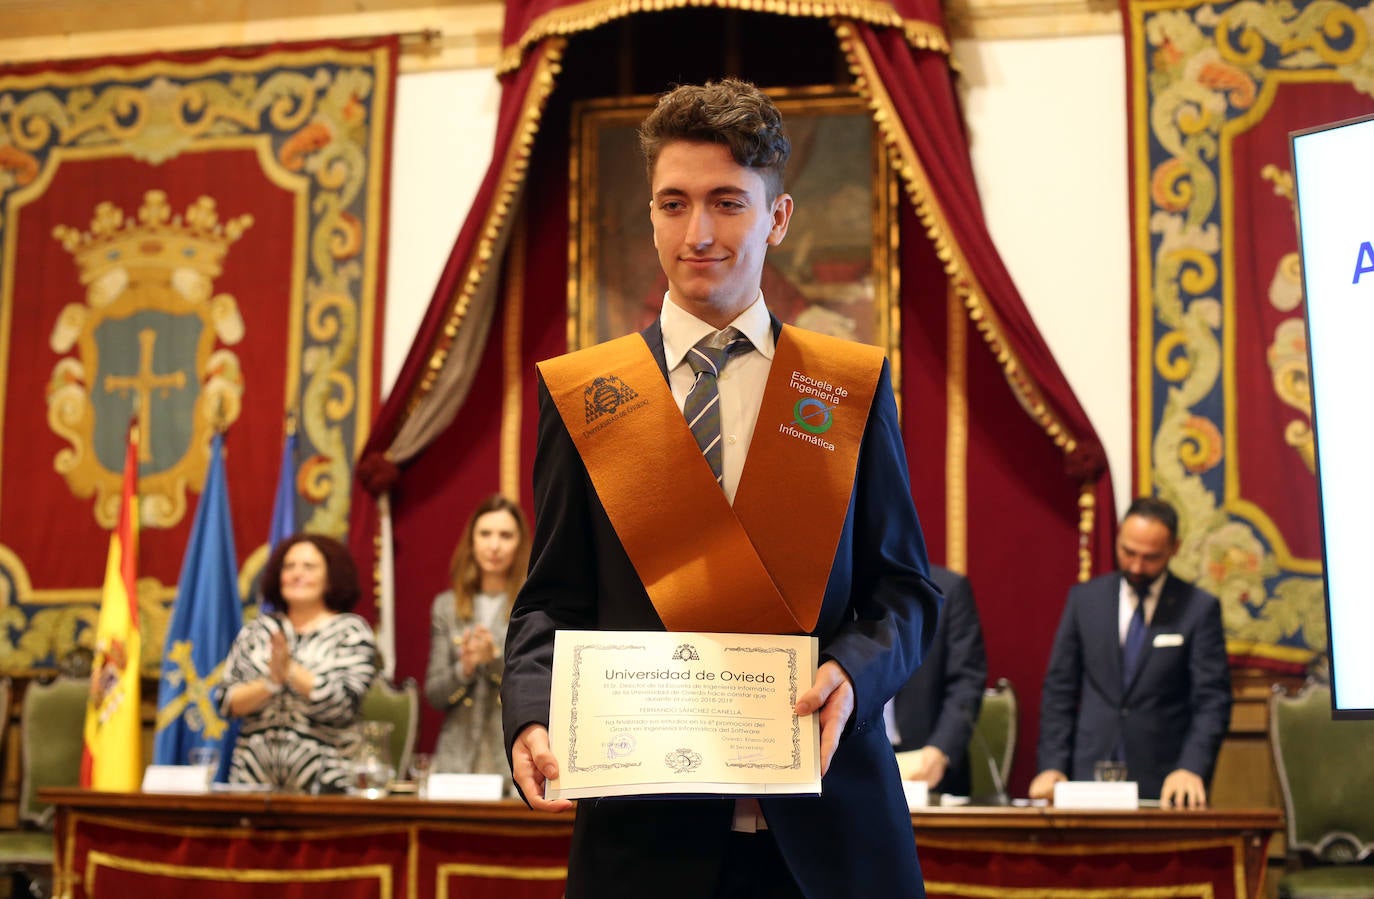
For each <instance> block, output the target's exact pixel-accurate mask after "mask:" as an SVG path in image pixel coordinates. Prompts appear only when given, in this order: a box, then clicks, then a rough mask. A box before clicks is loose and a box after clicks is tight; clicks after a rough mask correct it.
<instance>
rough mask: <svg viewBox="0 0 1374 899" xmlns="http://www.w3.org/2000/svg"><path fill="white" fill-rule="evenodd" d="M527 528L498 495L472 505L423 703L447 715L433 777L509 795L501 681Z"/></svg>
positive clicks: (452, 568)
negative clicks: (475, 782)
mask: <svg viewBox="0 0 1374 899" xmlns="http://www.w3.org/2000/svg"><path fill="white" fill-rule="evenodd" d="M529 552H530V534H529V528H528V526H527V525H526V524H525V515H524V513H523V512H521V511H520V506H519V505H517V504H516V503H514V502H512V501H511V500H509V499H506V498H505V497H504V496H500V495H496V496H491V497H488V498H487V499H485V500H483V501H482V503H481V504H479V505H478V507H477V510H476V511H475V512H473V514H472V518H471V519H469V520H468V525H467V529H466V530H465V531H464V532H463V537H462V539H461V540H460V541H459V542H458V546H457V548H455V549H454V552H453V559H452V561H451V562H450V563H449V572H448V573H449V583H450V584H451V588H450V589H448V590H445V591H444V592H443V593H440V594H439V595H438V596H436V597H435V598H434V607H433V609H432V610H431V613H430V630H429V634H430V647H429V666H428V668H427V669H426V671H425V697H426V698H427V699H428V700H429V703H430V705H432V706H434V707H435V708H436V709H438V710H439V711H441V712H445V713H446V714H445V717H444V724H443V727H442V728H441V729H440V731H439V742H438V744H437V745H436V746H435V749H434V770H435V771H451V772H457V773H465V774H500V775H501V776H502V777H504V778H505V782H506V787H505V792H506V795H515V791H514V788H513V786H512V784H511V776H510V766H509V765H508V764H507V763H506V751H505V745H504V741H503V738H502V734H501V701H500V695H501V674H502V671H503V669H504V658H505V648H506V625H507V623H508V622H509V620H510V610H511V604H512V603H513V602H514V601H515V594H516V593H517V592H518V591H519V590H520V585H521V583H523V582H524V580H525V568H526V566H527V565H528V561H529Z"/></svg>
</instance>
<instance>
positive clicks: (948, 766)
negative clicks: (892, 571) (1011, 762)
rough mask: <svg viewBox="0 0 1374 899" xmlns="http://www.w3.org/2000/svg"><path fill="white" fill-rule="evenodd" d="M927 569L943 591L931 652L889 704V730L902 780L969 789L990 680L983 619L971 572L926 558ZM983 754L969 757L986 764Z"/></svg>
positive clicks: (959, 792)
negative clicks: (973, 741) (973, 744)
mask: <svg viewBox="0 0 1374 899" xmlns="http://www.w3.org/2000/svg"><path fill="white" fill-rule="evenodd" d="M930 577H931V580H933V581H935V584H936V586H938V587H939V588H940V590H941V592H943V593H944V594H945V604H944V607H943V608H941V609H940V623H939V625H938V626H937V627H936V628H935V642H934V643H932V644H931V647H930V653H929V654H928V655H927V656H926V658H925V661H924V662H922V663H921V667H920V668H918V669H917V670H916V674H915V675H914V676H913V677H912V678H911V680H910V681H908V682H907V684H906V686H904V687H902V689H900V690H898V691H897V695H896V696H894V697H893V698H892V701H891V702H890V703H889V704H888V710H890V713H891V715H890V720H889V721H888V725H889V731H888V737H889V738H891V739H892V748H893V749H894V750H895V751H896V752H897V767H898V768H899V769H900V770H901V772H902V777H903V778H904V779H905V780H923V781H925V782H926V783H927V784H929V785H930V789H932V790H939V791H940V792H941V793H948V794H950V795H953V796H968V795H969V794H970V793H971V792H972V789H973V788H972V781H971V778H970V776H969V738H970V737H972V735H973V725H974V722H975V721H977V720H978V712H979V710H980V709H981V708H982V706H983V688H984V687H985V686H986V685H987V680H988V657H987V653H986V651H985V650H984V649H983V627H982V625H981V624H980V623H979V620H978V607H977V606H975V605H974V603H973V588H972V587H971V586H970V585H969V582H968V578H966V577H964V576H963V575H962V574H958V573H956V572H953V571H950V570H949V569H948V568H942V567H940V566H939V565H932V566H930ZM979 752H981V753H983V754H981V755H980V754H979ZM985 754H986V750H985V749H984V750H978V751H975V754H974V761H973V764H984V763H985V762H986V761H987V760H986V758H985V757H984V756H985Z"/></svg>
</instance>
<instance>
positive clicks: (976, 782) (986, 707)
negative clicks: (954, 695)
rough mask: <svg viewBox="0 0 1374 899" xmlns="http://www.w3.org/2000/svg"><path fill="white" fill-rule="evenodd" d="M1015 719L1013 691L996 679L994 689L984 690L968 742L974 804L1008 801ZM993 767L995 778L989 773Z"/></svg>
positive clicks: (1008, 684) (1014, 748) (1008, 685)
mask: <svg viewBox="0 0 1374 899" xmlns="http://www.w3.org/2000/svg"><path fill="white" fill-rule="evenodd" d="M1017 717H1018V710H1017V705H1016V690H1015V688H1013V687H1012V685H1011V681H1009V680H1007V679H1006V678H1005V677H999V678H998V679H997V685H996V686H994V687H989V688H988V689H986V690H984V691H983V707H982V710H981V711H979V713H978V720H977V721H976V722H975V723H974V728H973V738H972V739H971V740H970V741H969V748H968V753H969V780H970V783H971V789H970V795H971V796H973V797H974V799H975V801H977V800H985V799H993V800H995V801H997V802H1003V803H1004V802H1006V801H1007V778H1008V777H1010V776H1011V763H1012V759H1013V757H1014V756H1015V755H1016V728H1017ZM993 767H995V768H996V769H997V776H996V778H994V776H993V772H992V771H991V770H990V769H991V768H993Z"/></svg>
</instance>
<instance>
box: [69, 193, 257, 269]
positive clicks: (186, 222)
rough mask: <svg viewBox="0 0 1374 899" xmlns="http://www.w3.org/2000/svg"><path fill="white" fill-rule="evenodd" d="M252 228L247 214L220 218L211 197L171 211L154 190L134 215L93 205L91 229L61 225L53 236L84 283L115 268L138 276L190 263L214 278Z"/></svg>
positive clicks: (106, 205) (164, 196)
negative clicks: (70, 257) (182, 211)
mask: <svg viewBox="0 0 1374 899" xmlns="http://www.w3.org/2000/svg"><path fill="white" fill-rule="evenodd" d="M252 226H253V216H251V215H248V214H246V213H245V214H244V215H240V216H237V217H236V218H232V219H229V220H228V221H225V222H221V221H220V220H219V212H218V210H217V209H216V207H215V200H214V198H213V197H208V196H201V197H199V198H197V199H196V200H195V201H194V202H192V203H191V204H190V205H189V206H187V207H186V212H185V214H184V215H173V214H172V208H171V206H170V205H169V204H168V202H167V194H166V193H165V192H163V191H160V190H150V191H147V192H146V193H144V194H143V204H142V205H141V206H139V207H138V213H137V216H136V217H135V218H129V217H127V216H126V215H125V213H124V210H123V209H121V208H120V207H118V206H116V205H115V204H114V203H111V202H109V201H108V200H107V201H104V202H102V203H100V204H99V205H98V206H96V207H95V212H94V214H92V216H91V229H90V230H89V231H81V230H79V229H77V228H73V227H69V226H67V225H58V226H56V227H55V228H53V232H52V235H53V237H55V238H57V239H58V240H60V241H61V242H62V247H63V249H65V250H66V251H67V252H69V253H71V254H72V255H73V256H75V257H76V262H77V265H78V267H79V268H80V270H81V283H83V284H90V283H91V282H93V281H95V280H97V279H99V278H100V277H101V275H102V274H104V273H105V272H106V271H108V270H109V269H111V268H123V269H124V270H125V271H127V272H128V273H129V275H130V277H131V279H134V280H137V275H138V273H139V272H140V271H145V270H161V271H163V272H166V270H168V269H173V270H175V269H180V268H187V267H189V268H191V269H194V270H196V271H198V272H200V273H202V274H203V275H205V276H206V277H208V278H212V279H213V278H215V277H217V276H218V275H219V274H220V272H221V263H222V262H223V260H224V255H225V253H226V252H227V251H228V249H229V245H230V244H232V243H234V242H235V241H236V240H238V239H239V238H240V237H242V236H243V233H244V232H245V231H247V230H248V229H249V228H251V227H252ZM162 277H165V275H163V276H162Z"/></svg>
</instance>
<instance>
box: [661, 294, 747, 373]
mask: <svg viewBox="0 0 1374 899" xmlns="http://www.w3.org/2000/svg"><path fill="white" fill-rule="evenodd" d="M659 325H660V327H662V329H663V359H664V361H665V362H666V363H667V364H668V370H669V371H672V370H673V369H675V368H677V367H678V366H679V365H681V364H682V360H683V357H685V356H686V355H687V351H688V350H690V349H691V348H692V347H694V346H696V345H697V343H698V342H699V341H700V340H701V338H703V337H705V336H706V335H708V334H713V333H715V330H716V329H715V328H713V327H711V326H710V325H708V324H707V323H706V322H704V321H702V320H701V319H699V318H697V317H696V316H695V315H693V314H692V313H690V312H688V311H687V310H685V309H683V308H682V307H681V306H679V305H678V304H676V303H674V302H673V301H672V300H670V299H668V295H667V294H664V295H663V312H662V313H661V314H660V315H659ZM730 326H731V327H734V328H736V329H738V330H739V332H740V333H741V334H743V335H744V336H745V337H748V338H749V342H750V343H752V344H753V345H754V349H755V350H758V352H759V353H761V354H762V355H763V357H764V358H765V359H769V360H771V359H772V358H773V318H772V316H770V315H769V314H768V306H767V305H766V304H765V303H764V301H763V293H762V292H760V293H759V295H758V297H757V298H756V299H755V300H754V302H752V303H750V304H749V308H747V309H745V310H744V311H743V312H741V313H740V314H739V315H738V316H736V317H735V320H734V321H732V322H730Z"/></svg>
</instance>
